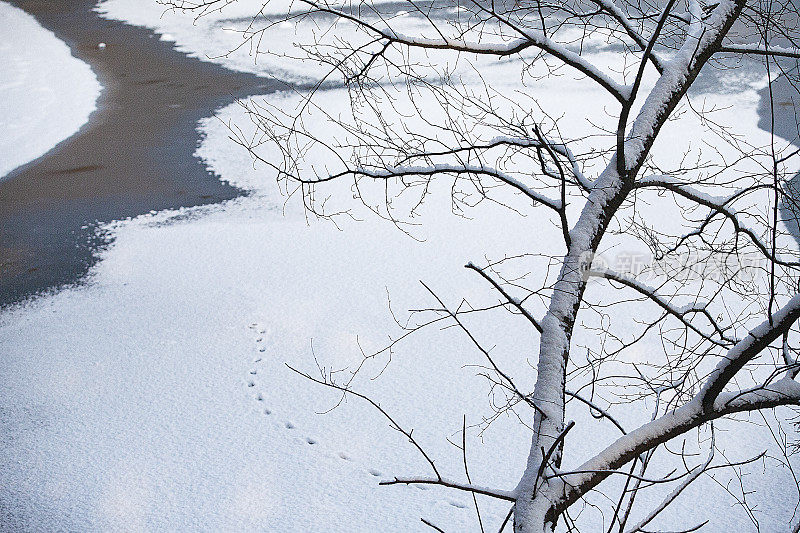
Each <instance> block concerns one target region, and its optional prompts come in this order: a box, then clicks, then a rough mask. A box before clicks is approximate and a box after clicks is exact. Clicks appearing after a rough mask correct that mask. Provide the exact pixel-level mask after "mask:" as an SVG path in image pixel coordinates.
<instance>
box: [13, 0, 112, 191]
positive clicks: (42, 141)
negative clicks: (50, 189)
mask: <svg viewBox="0 0 800 533" xmlns="http://www.w3.org/2000/svg"><path fill="white" fill-rule="evenodd" d="M0 21H1V22H0V65H3V74H2V76H0V94H2V98H0V179H2V178H3V176H5V175H6V174H8V173H9V172H11V171H12V170H14V169H15V168H16V167H18V166H20V165H23V164H25V163H27V162H29V161H32V160H34V159H36V158H37V157H39V156H41V155H43V154H44V153H45V152H47V151H48V150H50V149H51V148H52V147H53V146H55V145H56V144H58V143H59V142H61V141H63V140H64V139H66V138H67V137H69V136H70V135H72V134H73V133H75V132H76V131H78V129H79V128H80V127H81V126H82V125H83V124H85V123H86V121H87V120H88V118H89V115H90V114H91V113H92V111H94V110H95V108H96V105H95V102H96V101H97V98H98V97H99V96H100V89H101V87H100V83H99V82H98V81H97V77H96V76H95V75H94V73H93V72H92V69H91V68H89V65H87V64H85V63H83V62H82V61H80V60H78V59H76V58H74V57H72V54H71V53H70V50H69V47H68V46H67V45H66V44H65V43H63V42H61V41H60V40H59V39H58V38H56V37H55V35H53V34H52V33H51V32H49V31H47V30H45V29H44V28H42V27H41V26H40V25H39V24H38V23H37V22H36V20H35V19H34V18H33V17H32V16H30V15H28V14H27V13H25V12H24V11H22V10H21V9H18V8H16V7H13V6H11V5H10V4H8V3H6V2H0Z"/></svg>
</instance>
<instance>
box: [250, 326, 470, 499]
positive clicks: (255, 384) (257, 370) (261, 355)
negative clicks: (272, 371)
mask: <svg viewBox="0 0 800 533" xmlns="http://www.w3.org/2000/svg"><path fill="white" fill-rule="evenodd" d="M248 328H249V329H250V330H251V331H252V332H253V339H254V340H253V350H254V355H253V357H252V359H251V364H250V365H249V367H248V370H247V373H246V374H245V383H246V385H247V391H248V392H252V391H253V390H255V393H254V394H252V398H253V399H254V401H255V402H256V403H257V404H258V413H259V414H260V415H261V416H264V417H268V418H270V419H271V423H272V425H273V426H274V427H276V428H280V429H283V430H284V431H287V432H291V433H293V434H294V435H295V436H294V437H293V440H294V441H296V442H297V443H298V444H301V445H303V446H311V447H314V448H316V449H317V453H319V454H320V455H322V456H324V457H326V458H328V459H332V460H339V461H342V462H344V463H348V464H350V465H352V466H351V468H354V469H356V470H358V471H360V472H361V473H362V474H363V475H364V476H365V477H368V478H369V479H371V480H375V479H381V478H383V477H384V474H383V472H381V471H380V470H377V469H375V468H371V467H365V466H364V465H363V464H361V461H357V460H356V459H354V458H353V457H352V456H351V455H350V454H348V453H346V452H343V451H336V452H332V451H331V450H329V448H328V446H326V445H325V444H324V443H322V442H321V441H320V440H319V439H317V438H316V437H313V436H311V435H306V434H304V432H303V431H302V430H301V429H300V428H298V427H297V426H296V425H295V423H294V422H292V421H291V420H288V419H285V418H282V417H280V416H278V415H277V414H276V412H275V410H274V409H273V408H271V407H269V401H268V393H267V392H266V391H265V390H260V389H261V387H260V379H259V378H260V376H264V375H266V374H267V368H266V364H268V363H269V354H268V352H267V346H266V344H267V343H266V342H265V341H266V339H267V338H268V336H269V333H268V330H267V328H265V327H263V326H261V325H260V324H258V323H257V322H254V323H252V324H250V325H249V326H248ZM411 486H412V487H414V488H416V489H418V490H421V491H427V490H429V489H430V488H431V487H430V486H428V485H411ZM437 500H439V502H440V503H445V504H448V505H451V506H453V507H456V508H458V509H467V508H468V505H466V504H464V503H462V502H459V501H456V500H453V499H452V498H437Z"/></svg>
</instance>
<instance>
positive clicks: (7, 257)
mask: <svg viewBox="0 0 800 533" xmlns="http://www.w3.org/2000/svg"><path fill="white" fill-rule="evenodd" d="M10 3H11V4H13V5H15V6H17V7H19V8H21V9H23V10H25V11H26V12H27V13H29V14H31V15H33V16H34V17H35V18H36V20H37V22H38V23H39V24H41V25H42V26H43V27H45V28H46V29H48V30H49V31H51V32H53V33H54V34H55V35H56V37H58V38H59V39H61V40H62V41H64V42H66V43H67V45H68V46H69V47H70V50H71V52H72V55H73V56H75V57H76V58H78V59H80V60H82V61H84V62H85V63H88V64H89V65H90V66H91V68H92V70H93V71H94V72H95V74H96V75H97V77H98V79H99V81H100V83H101V84H102V86H103V92H102V94H101V96H100V98H99V99H98V102H97V105H98V109H97V110H96V111H95V112H94V113H92V115H91V116H90V118H89V121H88V123H87V124H85V125H84V126H83V127H82V128H81V129H80V130H79V131H78V132H77V133H75V134H74V135H73V136H71V137H69V138H68V139H66V140H64V141H62V142H61V143H59V144H58V145H57V146H56V147H55V148H53V149H52V150H50V151H49V152H48V153H46V154H45V155H43V156H42V157H40V158H38V159H36V160H34V161H32V162H30V163H28V164H26V165H23V166H22V167H19V168H17V169H15V170H14V171H12V172H11V173H10V174H8V176H7V177H5V178H4V179H3V181H1V182H0V307H3V306H7V305H9V304H13V303H17V302H20V301H22V300H24V299H26V298H28V297H30V296H31V295H34V294H37V293H42V292H46V291H49V290H52V289H55V288H58V287H60V286H63V285H65V284H73V283H77V282H80V281H81V280H83V279H84V278H85V275H86V273H87V272H88V271H89V269H90V268H91V266H92V265H93V264H94V263H95V262H96V260H97V259H96V252H97V250H98V247H100V246H102V245H103V244H104V243H105V242H106V238H105V237H104V236H102V235H99V234H98V233H97V232H96V228H97V226H98V225H99V224H101V223H103V222H108V221H112V220H119V219H124V218H126V217H133V216H138V215H141V214H144V213H148V212H150V211H154V210H155V211H157V210H163V209H174V208H179V207H191V206H196V205H204V204H211V203H217V202H221V201H225V200H228V199H232V198H235V197H237V196H240V195H243V194H246V192H245V191H242V190H241V189H238V188H236V187H233V186H231V185H228V184H227V183H224V182H221V181H220V180H219V177H218V176H216V175H214V174H213V173H211V172H210V171H209V170H208V168H207V167H206V165H205V164H204V163H203V162H202V161H201V160H200V159H198V158H197V157H195V156H194V152H195V150H196V148H197V146H198V144H199V142H200V141H201V136H200V133H199V132H198V131H197V123H198V121H199V120H200V119H202V118H205V117H208V116H211V115H213V113H214V111H215V110H216V109H219V108H222V107H224V106H227V105H229V104H231V103H233V102H234V101H235V100H236V99H238V98H245V97H247V96H251V95H254V94H266V93H270V92H273V91H275V90H279V89H285V88H287V85H286V84H285V83H283V82H280V81H277V80H273V79H268V78H262V77H259V76H256V75H253V74H246V73H241V72H236V71H231V70H228V69H226V68H224V67H222V66H219V65H217V64H214V63H209V62H204V61H200V60H198V59H195V58H191V57H189V56H187V55H186V54H184V53H182V52H178V51H176V50H174V49H173V47H172V43H169V42H164V41H161V40H160V39H159V37H158V36H157V35H155V34H154V33H153V32H152V31H150V30H148V29H144V28H140V27H135V26H131V25H128V24H125V23H122V22H118V21H112V20H106V19H103V18H100V17H99V16H98V15H97V13H95V12H94V11H93V8H94V5H95V1H94V0H61V1H59V2H47V1H41V0H10ZM101 42H103V43H106V47H105V48H99V47H98V43H101ZM243 156H244V155H243Z"/></svg>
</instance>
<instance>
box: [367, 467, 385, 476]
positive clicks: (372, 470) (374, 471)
mask: <svg viewBox="0 0 800 533" xmlns="http://www.w3.org/2000/svg"><path fill="white" fill-rule="evenodd" d="M367 472H369V473H370V474H371V475H373V476H375V477H381V476H382V475H383V474H381V473H380V472H379V471H378V470H375V469H374V468H370V469H369V470H367Z"/></svg>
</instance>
